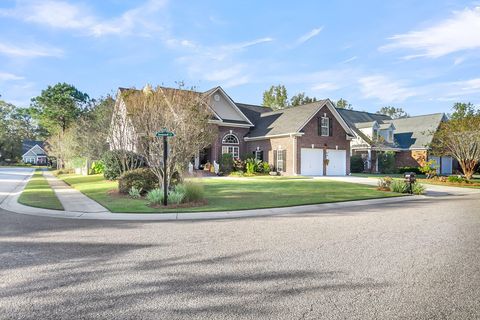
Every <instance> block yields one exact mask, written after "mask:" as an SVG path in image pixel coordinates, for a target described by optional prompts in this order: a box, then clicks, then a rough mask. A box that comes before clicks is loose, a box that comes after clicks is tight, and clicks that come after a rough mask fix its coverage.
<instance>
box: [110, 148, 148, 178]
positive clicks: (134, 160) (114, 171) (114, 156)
mask: <svg viewBox="0 0 480 320" xmlns="http://www.w3.org/2000/svg"><path fill="white" fill-rule="evenodd" d="M124 159H125V160H124ZM122 161H126V162H127V163H126V164H127V167H128V168H130V169H136V168H141V167H143V166H144V165H145V160H144V159H143V157H142V156H140V155H139V154H136V153H135V152H131V151H127V152H125V151H120V150H110V151H107V152H105V153H104V154H103V156H102V162H103V165H104V171H103V176H104V177H105V179H107V180H117V179H118V178H119V177H120V176H121V175H122V174H123V173H124V172H125V170H124V168H123V167H122Z"/></svg>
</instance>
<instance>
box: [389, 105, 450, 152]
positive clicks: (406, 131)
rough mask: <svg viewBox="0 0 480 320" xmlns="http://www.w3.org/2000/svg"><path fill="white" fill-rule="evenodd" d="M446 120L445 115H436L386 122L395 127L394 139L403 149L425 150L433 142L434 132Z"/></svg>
mask: <svg viewBox="0 0 480 320" xmlns="http://www.w3.org/2000/svg"><path fill="white" fill-rule="evenodd" d="M444 120H445V114H443V113H434V114H427V115H422V116H414V117H409V118H401V119H393V120H389V121H386V122H389V123H392V124H393V125H394V126H395V134H394V139H395V142H396V143H397V145H398V146H399V147H400V148H402V149H425V148H427V146H428V145H429V144H430V143H431V142H432V139H433V135H434V132H435V131H436V130H437V129H438V127H439V126H440V123H441V122H442V121H444Z"/></svg>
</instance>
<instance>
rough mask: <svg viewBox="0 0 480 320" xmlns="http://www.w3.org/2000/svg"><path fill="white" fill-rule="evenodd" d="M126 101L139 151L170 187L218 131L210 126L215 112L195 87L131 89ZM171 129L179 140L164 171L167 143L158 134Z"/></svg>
mask: <svg viewBox="0 0 480 320" xmlns="http://www.w3.org/2000/svg"><path fill="white" fill-rule="evenodd" d="M123 99H124V101H125V106H126V109H127V115H128V121H130V123H131V128H132V130H134V132H135V136H136V137H137V138H136V142H137V148H136V149H137V152H139V153H140V154H141V155H142V156H143V157H144V158H145V160H146V162H147V164H148V166H149V167H150V169H151V170H152V172H153V173H154V174H155V175H156V176H157V178H158V180H159V182H161V181H162V180H163V176H164V175H166V177H167V186H170V184H171V180H172V177H173V175H174V174H176V173H177V174H179V175H180V177H182V174H183V173H184V172H185V171H186V169H187V168H188V164H189V162H190V161H191V159H192V157H194V156H195V154H196V153H197V152H198V151H199V150H201V149H203V148H206V147H208V146H209V145H210V144H211V143H212V141H213V140H214V138H215V136H216V134H217V129H216V127H214V126H213V125H211V124H210V123H209V119H211V117H212V111H211V109H210V108H209V106H208V101H207V97H205V96H203V95H201V94H200V93H198V92H195V91H194V90H193V88H191V89H185V88H184V86H183V85H181V86H179V88H178V89H167V88H163V87H156V88H154V89H153V88H152V87H150V86H146V87H145V88H144V89H143V90H142V91H138V90H127V91H126V92H125V93H124V96H123ZM164 128H166V129H168V130H169V131H173V132H174V133H175V137H173V138H169V141H168V159H167V171H166V172H164V169H163V140H162V139H161V138H158V137H156V136H155V134H156V132H158V131H161V130H162V129H164Z"/></svg>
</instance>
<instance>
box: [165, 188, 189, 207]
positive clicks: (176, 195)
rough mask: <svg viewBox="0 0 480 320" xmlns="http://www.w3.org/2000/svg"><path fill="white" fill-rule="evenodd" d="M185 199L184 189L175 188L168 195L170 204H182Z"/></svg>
mask: <svg viewBox="0 0 480 320" xmlns="http://www.w3.org/2000/svg"><path fill="white" fill-rule="evenodd" d="M184 199H185V192H184V190H182V188H175V190H171V191H170V192H169V193H168V202H169V203H175V204H180V203H182V201H183V200H184Z"/></svg>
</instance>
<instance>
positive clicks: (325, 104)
mask: <svg viewBox="0 0 480 320" xmlns="http://www.w3.org/2000/svg"><path fill="white" fill-rule="evenodd" d="M324 106H327V108H328V109H329V110H330V112H331V113H332V114H333V116H334V117H335V119H337V120H338V122H339V123H340V125H341V126H342V128H343V129H344V130H345V132H346V133H347V135H348V134H350V135H352V136H354V137H355V136H356V134H355V132H353V130H352V129H351V128H350V127H349V126H348V125H347V123H346V122H345V120H343V118H342V116H341V115H340V113H338V111H337V109H335V107H334V106H333V104H332V101H330V99H327V101H326V102H325V103H324V104H322V105H320V106H319V107H318V108H317V110H316V111H315V112H314V113H313V114H312V115H311V116H310V118H308V120H307V121H305V123H304V124H302V126H301V127H300V128H298V130H297V131H300V130H302V129H303V127H305V126H306V125H307V123H309V122H310V120H312V119H313V117H315V115H316V114H317V113H318V112H319V111H320V110H321V109H322V108H323V107H324Z"/></svg>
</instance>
